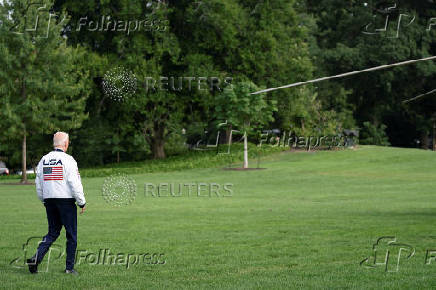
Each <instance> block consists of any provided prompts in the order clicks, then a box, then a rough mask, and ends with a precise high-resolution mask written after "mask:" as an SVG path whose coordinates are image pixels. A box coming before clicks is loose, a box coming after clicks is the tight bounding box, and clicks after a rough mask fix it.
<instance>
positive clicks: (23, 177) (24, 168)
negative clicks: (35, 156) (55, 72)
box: [21, 129, 27, 183]
mask: <svg viewBox="0 0 436 290" xmlns="http://www.w3.org/2000/svg"><path fill="white" fill-rule="evenodd" d="M26 144H27V140H26V129H24V134H23V144H22V145H23V146H22V155H23V156H22V157H23V159H22V171H23V174H22V175H21V183H27V160H26V155H27V150H26V149H27V146H26Z"/></svg>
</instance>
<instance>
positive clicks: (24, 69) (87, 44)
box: [0, 0, 436, 168]
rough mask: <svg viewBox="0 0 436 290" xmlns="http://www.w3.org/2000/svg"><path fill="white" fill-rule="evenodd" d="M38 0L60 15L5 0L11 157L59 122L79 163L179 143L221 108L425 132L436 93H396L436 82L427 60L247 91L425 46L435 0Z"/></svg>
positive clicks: (304, 127) (0, 42)
mask: <svg viewBox="0 0 436 290" xmlns="http://www.w3.org/2000/svg"><path fill="white" fill-rule="evenodd" d="M41 2H44V3H45V4H46V5H47V6H46V7H51V9H50V11H49V10H47V13H46V14H47V15H50V13H51V15H56V17H51V18H50V17H43V16H44V15H45V14H44V15H43V14H41V11H39V12H38V10H37V9H33V10H32V5H30V6H29V5H28V4H29V1H22V0H17V1H10V3H5V4H4V6H2V7H1V12H2V13H0V14H1V15H3V16H0V17H2V18H1V23H2V26H1V28H0V63H1V68H2V69H1V71H0V96H1V100H0V116H1V119H2V121H1V122H0V156H5V157H7V158H8V163H9V164H10V166H11V167H15V168H16V167H19V164H21V163H22V152H23V150H24V152H26V154H25V156H27V162H28V163H30V164H34V163H35V162H36V161H37V160H38V158H40V156H41V154H43V153H44V152H46V151H47V150H48V149H49V148H50V135H51V134H52V133H53V132H54V131H56V130H63V131H68V132H70V133H71V134H70V135H71V139H72V144H71V147H72V151H73V154H74V156H75V157H76V159H78V161H79V162H80V163H81V165H82V166H85V165H86V166H95V165H101V164H106V163H111V162H117V161H140V160H145V159H147V158H165V157H166V156H168V155H171V154H177V153H181V152H183V151H184V150H186V147H187V146H186V145H185V144H186V142H187V143H193V142H194V141H193V140H198V139H199V138H202V136H203V135H204V131H205V130H208V131H209V132H210V131H214V130H215V131H216V130H218V129H217V125H218V124H219V123H223V122H225V121H226V120H227V125H226V130H227V132H229V131H230V129H238V130H247V131H249V132H250V133H251V138H254V137H255V136H256V134H255V132H259V131H260V130H262V129H265V130H266V129H275V128H277V129H280V130H282V131H289V130H290V129H291V130H292V131H293V132H295V134H302V135H305V136H307V135H332V134H340V133H342V132H343V130H344V129H358V130H360V143H361V144H377V145H389V144H390V145H393V146H403V147H416V146H419V147H423V148H429V146H430V143H431V141H432V136H433V124H434V120H435V119H436V115H435V112H436V96H434V95H431V94H430V95H428V96H425V97H422V98H418V99H416V100H414V101H412V102H407V103H405V102H404V101H405V100H408V99H411V98H413V97H415V96H418V95H420V94H422V93H426V92H429V91H431V90H433V89H435V88H434V87H432V82H431V80H432V79H433V78H434V76H435V73H436V66H435V63H434V62H433V61H429V62H422V63H418V64H413V65H409V66H403V67H397V68H393V69H388V70H382V71H377V72H372V73H364V74H360V75H356V76H352V77H348V78H344V79H339V80H333V81H325V82H320V83H316V84H314V85H308V86H301V87H296V88H291V89H283V90H277V91H274V92H271V93H267V94H260V95H250V92H253V91H256V90H260V89H262V88H269V87H277V86H282V85H285V84H290V83H294V82H299V81H305V80H310V79H312V78H317V77H323V76H329V75H335V74H339V73H344V72H347V71H354V70H360V69H365V68H369V67H374V66H378V65H383V64H390V63H395V62H400V61H403V60H408V59H418V58H423V57H427V56H431V55H435V50H436V47H435V45H434V42H433V39H436V33H435V31H436V20H432V17H436V9H435V8H436V7H435V3H434V2H433V1H420V2H419V3H416V1H398V2H394V1H385V2H381V1H379V2H376V1H354V0H351V1H341V0H317V1H311V0H306V1H297V0H295V1H293V0H291V1H290V0H274V1H267V0H265V1H259V0H208V1H188V0H178V1H139V0H117V1H115V0H111V1H109V0H107V1H101V0H88V1H73V0H58V1H54V2H52V1H49V0H44V1H39V2H38V3H41ZM39 5H41V4H39ZM29 7H30V8H29ZM38 13H39V14H41V15H40V16H41V17H39V19H38V21H39V23H38V24H39V26H38V29H36V30H34V31H28V30H26V27H29V23H28V22H29V21H30V22H31V23H33V22H32V21H34V20H35V17H36V16H37V14H38ZM47 15H45V16H47ZM50 21H51V22H50ZM432 21H434V26H435V27H433V26H432V23H433V22H432ZM49 22H50V23H49ZM47 24H49V27H50V29H48V31H47V29H46V30H44V29H43V28H44V27H47ZM432 28H434V29H432ZM46 34H47V35H46ZM223 135H224V136H225V134H223ZM227 135H228V134H227ZM227 137H228V136H227ZM29 160H30V162H29Z"/></svg>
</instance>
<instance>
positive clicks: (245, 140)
mask: <svg viewBox="0 0 436 290" xmlns="http://www.w3.org/2000/svg"><path fill="white" fill-rule="evenodd" d="M247 139H248V138H247V131H245V133H244V168H248V142H247Z"/></svg>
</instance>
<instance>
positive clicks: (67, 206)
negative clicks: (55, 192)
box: [34, 198, 77, 270]
mask: <svg viewBox="0 0 436 290" xmlns="http://www.w3.org/2000/svg"><path fill="white" fill-rule="evenodd" d="M44 202H45V204H44V205H45V209H46V212H47V220H48V234H47V235H46V236H45V237H44V239H43V240H42V242H41V243H40V244H39V246H38V250H37V251H36V254H35V256H34V257H36V263H37V264H39V263H41V261H42V259H43V258H44V256H45V254H46V253H47V251H48V250H49V248H50V246H51V244H53V243H54V242H55V241H56V239H57V238H58V237H59V234H60V233H61V229H62V226H64V227H65V231H66V237H67V261H66V267H65V269H66V270H72V269H73V268H74V258H75V253H76V248H77V207H76V204H75V200H74V199H73V198H72V199H70V198H48V199H45V200H44Z"/></svg>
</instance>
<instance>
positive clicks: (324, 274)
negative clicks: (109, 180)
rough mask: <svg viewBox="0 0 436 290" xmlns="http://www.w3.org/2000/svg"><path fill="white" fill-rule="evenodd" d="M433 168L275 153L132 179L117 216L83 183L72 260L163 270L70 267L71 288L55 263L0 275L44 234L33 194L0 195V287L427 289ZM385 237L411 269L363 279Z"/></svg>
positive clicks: (399, 158)
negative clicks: (206, 185)
mask: <svg viewBox="0 0 436 290" xmlns="http://www.w3.org/2000/svg"><path fill="white" fill-rule="evenodd" d="M435 165H436V155H435V153H433V152H428V151H419V150H412V149H396V148H379V147H367V146H365V147H361V148H360V149H359V150H357V151H352V150H346V151H339V152H317V153H292V154H289V153H281V154H277V155H274V156H272V157H269V161H267V162H263V163H262V167H267V168H268V169H267V170H263V171H250V172H235V171H223V170H220V169H193V170H189V171H184V172H168V173H152V174H142V175H132V178H134V179H135V181H136V183H137V185H138V196H137V198H136V201H135V202H134V203H133V204H132V205H130V206H127V207H121V208H116V207H111V206H110V205H108V204H106V203H105V202H104V201H103V199H102V197H101V191H100V190H101V186H102V183H103V180H104V178H85V179H84V180H83V181H84V186H85V189H86V194H87V198H88V203H89V207H88V212H87V213H86V215H84V216H80V217H79V249H87V250H88V251H94V252H97V251H98V250H99V249H103V248H110V249H111V252H123V253H138V254H139V253H146V252H161V253H165V258H166V262H167V263H166V264H165V265H155V266H148V265H144V264H141V265H134V266H131V268H130V269H128V270H127V269H125V267H123V266H107V265H106V266H102V265H79V266H77V270H78V271H79V272H80V273H81V276H80V277H79V278H77V277H69V276H65V275H63V274H62V273H61V271H62V269H63V268H64V259H63V258H62V259H61V260H57V261H54V262H53V263H52V264H51V265H50V273H41V274H38V275H36V276H34V275H30V274H28V273H27V270H25V269H15V268H12V267H11V266H10V265H9V262H10V261H11V260H12V259H13V258H15V257H19V256H22V255H23V254H22V251H21V245H22V244H23V243H24V242H25V241H26V239H27V238H28V237H31V236H38V235H43V234H45V231H46V227H47V225H46V221H45V212H44V208H43V207H42V206H41V204H40V203H39V202H38V201H37V199H36V196H35V193H34V188H33V187H31V186H27V187H22V186H5V185H0V198H1V203H0V220H1V221H2V225H1V226H0V236H1V239H0V251H1V254H0V281H2V284H1V285H0V287H6V288H24V287H29V288H30V287H32V288H34V289H36V288H41V289H43V288H61V287H63V288H69V289H71V288H73V287H74V288H84V289H90V288H95V289H103V288H123V289H126V288H151V287H153V288H195V289H198V288H200V287H201V288H207V287H208V288H228V289H235V288H259V289H260V288H268V289H279V288H283V289H289V288H295V287H304V288H356V289H357V288H359V289H360V288H386V289H388V288H389V289H397V288H403V289H404V288H432V287H433V288H434V287H436V281H435V280H434V274H435V272H436V262H434V263H433V264H431V265H425V264H424V261H425V250H426V249H436V237H435V236H436V234H435V232H434V225H435V222H436V203H435V202H436V195H435V184H436V181H435V177H436V166H435ZM146 182H152V183H159V182H183V183H186V182H216V183H233V184H234V187H233V189H234V195H233V197H228V198H217V197H215V198H208V197H192V196H191V197H186V196H185V197H179V198H174V197H161V198H152V197H145V196H144V192H143V184H144V183H146ZM387 235H392V236H396V237H397V238H398V241H399V242H403V243H407V244H411V245H413V246H415V247H416V254H415V257H413V258H412V259H410V260H405V259H403V260H401V265H400V270H399V272H398V273H386V272H384V271H383V269H381V268H376V269H366V268H363V267H360V266H359V262H360V261H361V260H362V259H363V258H365V257H368V256H370V254H371V247H372V244H373V243H374V242H375V241H376V239H377V238H379V237H381V236H387ZM432 236H433V237H432ZM64 242H65V238H64V232H62V234H61V237H60V238H59V240H58V241H57V243H58V244H60V245H63V244H64Z"/></svg>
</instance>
